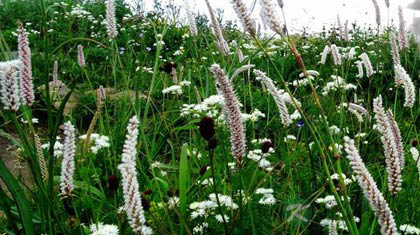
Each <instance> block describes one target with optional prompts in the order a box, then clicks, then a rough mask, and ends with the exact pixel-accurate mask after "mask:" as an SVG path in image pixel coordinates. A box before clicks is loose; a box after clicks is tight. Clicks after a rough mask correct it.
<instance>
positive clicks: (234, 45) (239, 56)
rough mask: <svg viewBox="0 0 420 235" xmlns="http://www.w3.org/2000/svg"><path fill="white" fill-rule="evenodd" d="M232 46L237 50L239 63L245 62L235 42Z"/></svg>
mask: <svg viewBox="0 0 420 235" xmlns="http://www.w3.org/2000/svg"><path fill="white" fill-rule="evenodd" d="M232 46H233V47H235V48H236V55H237V56H238V59H239V62H242V61H243V60H244V54H243V53H242V50H241V48H240V47H239V45H238V43H237V42H236V41H235V40H233V41H232Z"/></svg>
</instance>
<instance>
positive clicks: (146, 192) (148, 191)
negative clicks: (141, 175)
mask: <svg viewBox="0 0 420 235" xmlns="http://www.w3.org/2000/svg"><path fill="white" fill-rule="evenodd" d="M152 192H153V191H152V190H151V189H147V190H146V191H144V192H143V194H144V195H150V194H152Z"/></svg>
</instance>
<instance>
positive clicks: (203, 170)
mask: <svg viewBox="0 0 420 235" xmlns="http://www.w3.org/2000/svg"><path fill="white" fill-rule="evenodd" d="M206 171H207V166H206V165H204V166H202V167H201V168H200V175H204V174H205V173H206Z"/></svg>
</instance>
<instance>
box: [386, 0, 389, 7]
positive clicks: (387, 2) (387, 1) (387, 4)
mask: <svg viewBox="0 0 420 235" xmlns="http://www.w3.org/2000/svg"><path fill="white" fill-rule="evenodd" d="M385 5H386V7H387V8H389V0H385Z"/></svg>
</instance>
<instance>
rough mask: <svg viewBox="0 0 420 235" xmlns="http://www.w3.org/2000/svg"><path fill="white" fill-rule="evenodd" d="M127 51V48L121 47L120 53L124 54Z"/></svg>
mask: <svg viewBox="0 0 420 235" xmlns="http://www.w3.org/2000/svg"><path fill="white" fill-rule="evenodd" d="M124 52H125V48H124V47H120V55H124Z"/></svg>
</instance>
